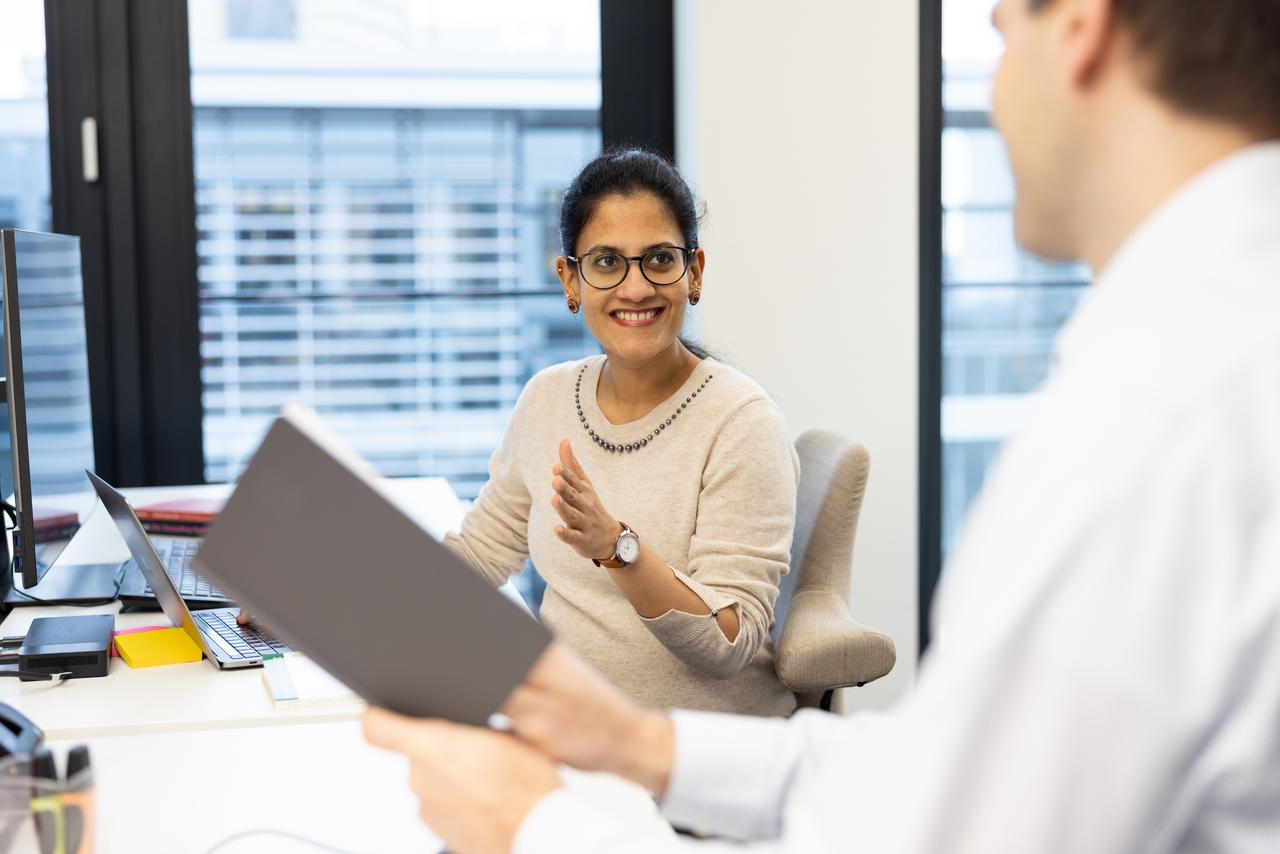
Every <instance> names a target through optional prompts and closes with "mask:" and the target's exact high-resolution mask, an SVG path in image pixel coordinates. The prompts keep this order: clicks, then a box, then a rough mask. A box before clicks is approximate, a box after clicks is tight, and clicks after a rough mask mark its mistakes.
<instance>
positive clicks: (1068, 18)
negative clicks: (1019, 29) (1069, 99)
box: [1045, 0, 1117, 88]
mask: <svg viewBox="0 0 1280 854" xmlns="http://www.w3.org/2000/svg"><path fill="white" fill-rule="evenodd" d="M1114 3H1115V0H1058V2H1057V4H1056V5H1055V6H1051V7H1049V9H1046V10H1045V13H1047V14H1052V15H1055V16H1056V17H1057V18H1058V19H1059V20H1058V23H1057V27H1056V28H1057V31H1058V32H1057V34H1056V35H1057V38H1058V39H1059V40H1060V43H1061V47H1062V53H1061V56H1062V57H1063V60H1064V62H1063V69H1062V70H1063V72H1064V73H1065V74H1066V75H1067V79H1068V82H1070V83H1071V85H1072V86H1073V87H1075V88H1080V87H1087V86H1089V85H1090V84H1091V83H1092V82H1093V81H1094V80H1095V79H1097V77H1098V75H1099V74H1100V73H1101V71H1102V68H1103V66H1104V65H1105V64H1106V61H1107V58H1108V56H1109V55H1110V54H1111V51H1112V50H1114V48H1115V41H1116V35H1117V33H1116V20H1115V10H1114V8H1113V6H1114Z"/></svg>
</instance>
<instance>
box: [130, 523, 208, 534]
mask: <svg viewBox="0 0 1280 854" xmlns="http://www.w3.org/2000/svg"><path fill="white" fill-rule="evenodd" d="M142 527H143V530H145V531H146V532H147V533H148V534H174V535H176V536H181V537H203V536H204V535H205V533H206V532H207V531H208V530H209V526H208V525H200V524H196V523H192V522H151V521H146V522H143V523H142Z"/></svg>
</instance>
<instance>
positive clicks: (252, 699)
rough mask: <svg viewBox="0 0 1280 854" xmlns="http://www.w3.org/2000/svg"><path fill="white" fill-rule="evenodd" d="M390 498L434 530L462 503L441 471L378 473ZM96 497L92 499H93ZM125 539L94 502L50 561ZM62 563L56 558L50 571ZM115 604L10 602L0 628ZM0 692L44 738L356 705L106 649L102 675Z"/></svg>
mask: <svg viewBox="0 0 1280 854" xmlns="http://www.w3.org/2000/svg"><path fill="white" fill-rule="evenodd" d="M383 483H384V485H385V488H386V490H387V491H388V493H390V494H391V495H392V496H393V497H394V498H395V499H396V501H397V503H398V504H399V505H400V506H401V507H403V508H405V509H406V510H407V511H409V512H410V513H411V514H412V515H413V516H414V518H416V519H418V521H419V522H420V523H421V524H422V525H423V527H425V528H426V529H427V530H428V531H430V532H431V534H432V535H433V536H435V537H436V538H440V537H442V536H443V535H444V532H445V531H447V530H450V529H451V528H456V527H457V526H458V525H459V524H460V523H461V519H462V516H463V513H464V511H463V507H462V504H461V502H459V501H458V498H457V496H456V495H455V494H454V493H453V489H452V488H451V487H450V486H449V483H448V481H446V480H444V479H443V478H415V479H395V480H386V481H383ZM228 489H229V487H228V486H226V485H225V484H218V485H208V486H199V487H149V488H144V489H128V490H124V492H125V494H126V495H127V496H128V498H129V500H130V501H131V502H132V503H133V504H135V505H142V504H148V503H152V502H156V501H166V500H169V499H171V498H174V497H178V496H189V495H205V496H216V495H225V494H226V493H227V491H228ZM95 500H96V499H95ZM128 555H129V552H128V549H126V548H125V545H124V541H123V540H122V539H120V536H119V533H118V532H117V531H116V529H115V526H114V525H113V524H112V522H111V518H110V517H109V516H108V515H107V513H106V510H105V508H103V507H101V505H99V506H98V509H97V510H95V511H93V512H92V514H90V515H89V516H88V518H86V519H85V522H84V525H83V527H82V528H81V530H80V531H79V532H78V533H77V534H76V537H75V539H74V540H72V542H71V544H70V545H68V546H67V549H66V551H65V552H63V554H62V556H61V557H60V559H59V563H60V564H61V563H63V561H65V562H66V563H67V564H75V563H102V562H108V561H121V560H124V559H126V558H127V557H128ZM63 569H64V567H60V566H57V565H55V567H54V569H52V570H51V571H52V572H59V571H62V570H63ZM119 610H120V604H119V603H118V602H115V603H112V604H110V605H102V606H95V607H90V608H77V607H73V606H52V607H34V606H31V607H28V606H23V607H20V608H15V609H14V610H13V612H12V613H10V614H9V615H8V616H7V617H6V618H5V620H4V622H3V623H0V634H3V635H21V634H26V631H27V626H28V625H30V623H31V620H33V619H34V618H36V617H43V616H57V615H63V614H93V613H100V614H109V613H117V612H118V611H119ZM167 624H168V620H167V619H166V618H165V616H164V614H163V613H161V612H159V611H153V612H143V613H133V614H118V613H117V616H116V628H117V629H128V628H134V627H138V626H149V625H167ZM0 702H4V703H9V704H11V705H13V706H16V707H17V708H18V709H19V710H21V711H22V712H23V713H24V714H26V715H27V716H29V717H30V718H31V719H32V720H34V721H35V722H36V723H38V724H40V726H41V727H42V728H43V729H44V730H45V733H46V735H47V736H48V737H49V738H88V737H91V736H100V735H137V734H147V733H157V732H174V731H181V730H203V729H211V728H218V729H222V728H230V727H249V726H264V725H271V724H279V723H286V724H287V723H298V722H300V721H305V720H310V721H333V720H353V719H355V718H357V717H358V716H359V714H360V712H361V711H362V709H363V706H362V705H357V704H351V705H348V706H328V707H320V708H314V707H313V708H310V709H300V710H296V711H294V710H288V709H277V708H276V707H275V706H273V705H272V703H271V700H270V698H269V697H268V696H267V692H266V689H265V688H264V687H263V685H262V670H261V668H257V667H251V668H245V669H242V670H227V671H219V670H218V669H217V668H216V667H214V666H213V665H212V664H210V663H209V662H208V661H198V662H193V663H191V664H175V665H170V666H168V667H153V668H146V669H142V670H134V669H132V668H131V667H129V666H128V665H127V664H125V663H124V662H123V661H121V660H120V659H118V658H116V659H112V661H111V670H110V673H109V674H108V676H107V678H105V679H70V680H67V681H66V682H64V683H61V684H53V683H49V682H19V681H18V680H16V679H4V680H0Z"/></svg>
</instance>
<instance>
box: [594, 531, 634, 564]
mask: <svg viewBox="0 0 1280 854" xmlns="http://www.w3.org/2000/svg"><path fill="white" fill-rule="evenodd" d="M618 524H619V525H621V526H622V533H621V534H619V535H618V542H617V544H616V545H615V546H614V547H613V557H611V558H606V559H605V560H596V559H595V558H592V559H591V562H592V563H594V564H595V565H596V566H607V567H608V568H609V569H622V568H623V567H624V566H631V564H633V563H635V562H636V558H638V557H640V538H639V537H637V536H636V532H635V531H633V530H631V529H630V528H629V527H627V523H626V522H623V521H622V520H621V519H619V520H618Z"/></svg>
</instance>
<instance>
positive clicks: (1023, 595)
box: [366, 0, 1280, 854]
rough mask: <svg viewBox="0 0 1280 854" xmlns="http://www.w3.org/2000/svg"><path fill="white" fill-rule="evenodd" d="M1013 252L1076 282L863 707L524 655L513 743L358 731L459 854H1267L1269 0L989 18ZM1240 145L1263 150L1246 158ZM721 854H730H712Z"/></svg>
mask: <svg viewBox="0 0 1280 854" xmlns="http://www.w3.org/2000/svg"><path fill="white" fill-rule="evenodd" d="M995 22H996V24H997V26H998V27H999V29H1000V31H1001V32H1002V33H1003V35H1004V39H1005V42H1006V53H1005V56H1004V58H1003V61H1002V63H1001V67H1000V70H999V72H998V74H997V76H996V81H995V89H994V98H993V103H994V117H995V120H996V124H997V126H998V128H999V130H1000V131H1001V133H1002V134H1003V136H1004V139H1005V142H1006V144H1007V147H1008V150H1009V157H1010V162H1011V164H1012V168H1013V172H1014V176H1015V178H1016V182H1017V186H1018V202H1017V209H1016V225H1017V232H1018V238H1019V240H1020V241H1021V242H1022V243H1023V245H1025V246H1026V247H1028V248H1029V249H1030V250H1031V251H1034V252H1036V253H1038V254H1040V255H1043V256H1045V257H1049V258H1055V259H1071V258H1083V259H1085V260H1086V261H1087V262H1088V263H1089V264H1090V265H1091V267H1092V268H1093V270H1094V271H1095V272H1096V273H1097V274H1098V275H1097V278H1098V281H1097V284H1096V286H1095V287H1094V288H1093V289H1092V291H1091V292H1090V294H1089V295H1088V296H1087V297H1086V299H1085V300H1084V303H1083V304H1082V306H1081V307H1080V309H1079V311H1078V312H1077V314H1076V316H1075V317H1074V318H1073V319H1072V320H1071V322H1070V323H1069V325H1068V327H1067V328H1066V329H1065V330H1064V332H1063V334H1062V336H1061V339H1060V341H1059V348H1058V361H1057V364H1056V367H1055V370H1054V372H1053V373H1052V375H1051V376H1050V378H1049V380H1048V382H1047V383H1046V386H1045V388H1044V394H1043V395H1041V396H1040V400H1039V402H1038V403H1037V405H1036V408H1035V410H1034V411H1033V413H1032V414H1031V416H1030V418H1029V419H1028V421H1027V423H1026V425H1025V429H1024V430H1023V431H1022V433H1021V434H1020V435H1019V436H1018V437H1017V438H1016V439H1014V440H1013V441H1011V442H1010V444H1009V445H1008V446H1007V448H1006V449H1005V450H1004V452H1003V453H1002V454H1001V456H1000V459H999V460H998V462H997V464H996V466H995V468H994V469H993V471H992V473H991V475H990V478H989V480H988V486H987V488H986V490H985V491H984V493H983V494H982V495H981V497H980V498H979V499H978V501H977V503H976V505H975V507H974V509H973V511H972V513H971V515H970V518H969V520H968V525H967V528H966V530H965V533H964V536H963V537H962V539H961V541H960V543H959V544H958V546H957V548H956V551H955V554H954V556H953V560H952V563H951V565H950V566H949V568H948V572H947V574H946V577H945V580H944V584H943V589H942V590H941V592H940V595H939V608H938V624H937V631H936V633H935V637H936V640H935V643H934V646H933V648H932V649H931V651H930V654H929V656H928V658H927V659H926V661H925V662H924V665H923V667H922V670H921V674H920V679H919V682H918V685H917V687H916V689H915V691H914V693H913V694H912V695H911V696H910V697H909V698H908V699H907V700H906V701H905V702H904V703H902V704H901V705H900V706H899V707H898V708H897V709H895V710H894V712H893V713H891V714H888V715H883V716H866V715H864V716H854V717H850V718H845V719H841V718H836V717H832V716H828V715H821V714H817V713H802V714H800V715H797V716H796V717H795V718H794V719H792V720H790V721H762V720H747V719H741V718H733V717H728V716H719V715H705V714H694V713H681V712H675V713H672V714H671V715H670V717H669V718H668V717H666V716H662V715H657V714H653V713H647V712H642V711H640V710H638V709H636V708H634V707H632V706H631V705H630V704H629V703H627V702H626V701H624V700H622V699H621V698H620V697H619V696H618V695H617V694H616V692H613V691H612V690H611V689H609V688H608V687H607V686H605V685H603V684H601V683H600V682H599V681H598V679H597V678H596V677H594V676H593V675H592V674H591V673H590V672H589V671H588V670H587V669H586V668H585V667H584V666H582V665H581V664H579V663H578V662H577V661H576V660H574V659H573V658H572V657H571V656H570V655H569V654H568V653H566V652H565V651H563V650H561V649H559V648H556V647H553V648H552V649H551V650H550V651H549V653H548V654H547V655H546V656H544V658H543V659H542V661H540V662H539V664H538V666H537V667H536V668H535V669H534V671H533V673H532V674H530V677H529V680H528V682H527V684H526V685H525V686H524V687H522V688H521V689H519V690H518V691H517V692H516V693H515V694H514V695H513V697H512V698H511V700H510V702H509V704H508V708H507V712H508V713H509V715H510V716H511V718H512V719H513V721H514V723H515V730H516V733H517V737H512V736H510V735H503V734H498V733H492V732H487V731H482V730H476V729H471V728H467V727H461V726H457V725H453V724H448V723H441V722H432V721H410V720H407V719H404V718H400V717H398V716H395V715H391V714H389V713H385V712H376V711H375V712H371V713H370V714H369V717H368V718H367V721H366V732H367V734H368V737H369V738H370V740H371V741H373V742H374V743H375V744H381V745H384V746H388V747H391V748H393V749H396V750H400V751H402V752H404V753H406V754H408V756H409V757H410V759H411V761H412V768H413V777H412V784H413V786H414V789H415V790H416V792H417V793H418V795H419V796H420V797H421V799H422V815H423V818H424V819H425V820H426V821H427V822H428V823H429V824H430V825H431V826H432V827H433V828H434V829H435V830H436V831H437V832H438V833H439V834H440V835H441V836H442V837H444V839H445V840H446V841H448V842H449V844H450V846H451V848H456V849H457V850H459V851H483V850H494V851H498V850H508V849H511V848H514V849H515V850H517V851H520V852H541V851H668V850H683V849H684V848H686V847H688V848H700V849H701V848H708V849H718V848H720V847H725V848H728V847H733V846H731V843H729V842H726V841H723V840H720V841H698V840H693V839H688V838H676V837H675V836H673V835H672V834H671V832H670V830H669V829H668V825H667V823H666V822H664V821H663V819H662V817H660V816H658V815H657V814H656V812H655V811H653V810H649V811H646V810H644V809H640V808H637V807H635V806H634V805H623V804H621V803H619V804H616V805H615V804H613V803H611V802H607V801H605V800H602V799H600V798H599V797H598V793H597V792H594V791H593V790H591V789H590V788H589V787H568V788H562V787H561V785H560V782H559V779H558V778H557V775H556V772H555V768H554V766H553V764H552V761H553V760H560V761H562V762H565V763H567V764H570V765H575V766H577V767H579V768H584V769H588V770H603V771H611V772H614V773H617V774H620V775H622V776H625V777H627V778H629V779H631V780H634V781H636V782H638V783H640V784H642V785H644V786H645V787H647V788H649V789H650V790H651V791H653V792H654V793H655V794H656V795H658V796H659V806H660V807H661V809H662V812H663V813H664V814H665V816H666V818H667V819H668V820H669V821H670V822H672V823H674V824H676V825H678V826H686V827H695V828H698V829H700V830H705V831H708V832H710V833H713V834H718V835H720V836H721V837H728V838H730V839H736V840H744V841H748V844H747V845H746V846H745V847H747V848H748V849H749V850H785V851H823V850H849V851H853V850H857V851H867V852H910V854H926V852H972V853H973V854H989V852H1004V851H1010V852H1019V854H1023V852H1036V854H1046V852H1089V854H1105V852H1122V851H1124V852H1128V851H1144V852H1148V851H1149V852H1163V851H1187V852H1190V851H1231V852H1276V851H1280V142H1277V141H1275V140H1277V138H1280V0H1214V2H1186V0H1001V2H1000V3H999V4H998V6H997V8H996V11H995ZM1268 140H1270V141H1268ZM734 850H738V849H737V847H734Z"/></svg>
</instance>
